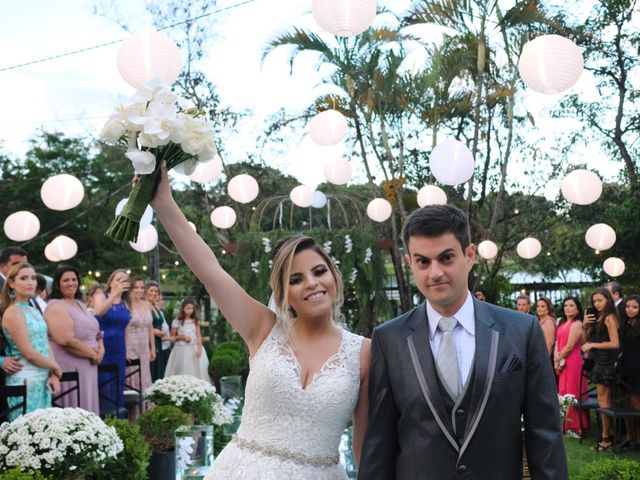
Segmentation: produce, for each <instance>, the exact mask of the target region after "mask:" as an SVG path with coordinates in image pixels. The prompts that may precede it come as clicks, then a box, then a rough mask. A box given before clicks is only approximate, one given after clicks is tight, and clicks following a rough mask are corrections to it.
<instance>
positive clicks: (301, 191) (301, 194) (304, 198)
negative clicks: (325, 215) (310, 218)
mask: <svg viewBox="0 0 640 480" xmlns="http://www.w3.org/2000/svg"><path fill="white" fill-rule="evenodd" d="M289 198H290V199H291V201H292V202H293V203H294V204H295V205H297V206H299V207H303V208H306V207H310V206H311V204H312V203H313V190H312V189H311V188H309V187H307V186H306V185H298V186H297V187H295V188H294V189H293V190H291V193H290V194H289Z"/></svg>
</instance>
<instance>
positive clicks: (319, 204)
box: [311, 190, 327, 208]
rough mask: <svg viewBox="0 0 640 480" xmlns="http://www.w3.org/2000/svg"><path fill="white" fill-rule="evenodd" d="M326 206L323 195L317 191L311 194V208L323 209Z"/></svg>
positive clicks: (325, 199)
mask: <svg viewBox="0 0 640 480" xmlns="http://www.w3.org/2000/svg"><path fill="white" fill-rule="evenodd" d="M326 204H327V196H326V195H325V194H324V193H322V192H320V191H319V190H316V191H315V192H313V202H311V206H312V207H313V208H324V206H325V205H326Z"/></svg>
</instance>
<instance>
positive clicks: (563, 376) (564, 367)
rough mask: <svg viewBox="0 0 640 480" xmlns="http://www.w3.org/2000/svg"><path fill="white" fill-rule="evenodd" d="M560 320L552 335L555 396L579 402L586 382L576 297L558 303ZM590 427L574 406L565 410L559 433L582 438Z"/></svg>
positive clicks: (585, 387) (580, 323)
mask: <svg viewBox="0 0 640 480" xmlns="http://www.w3.org/2000/svg"><path fill="white" fill-rule="evenodd" d="M562 312H563V315H562V318H561V319H560V324H559V325H558V331H557V335H556V348H555V354H554V366H555V370H556V373H557V374H558V393H559V394H560V395H566V394H568V393H570V394H572V395H573V396H574V397H576V399H577V398H579V397H580V394H581V393H582V392H586V391H587V382H586V380H585V379H584V378H583V377H582V363H583V360H582V353H581V351H580V349H581V347H582V321H581V318H582V315H583V313H582V305H581V304H580V300H578V299H577V298H576V297H568V298H565V300H564V302H562ZM589 427H590V419H589V414H588V412H587V411H586V410H583V411H581V410H580V409H579V408H577V407H576V406H572V407H570V408H569V411H568V412H567V416H566V418H565V421H564V425H563V430H564V431H565V432H567V431H569V430H570V431H572V432H574V433H577V434H578V435H582V436H584V435H585V434H586V433H587V432H588V430H589Z"/></svg>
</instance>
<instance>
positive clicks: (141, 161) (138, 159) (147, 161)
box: [125, 150, 156, 175]
mask: <svg viewBox="0 0 640 480" xmlns="http://www.w3.org/2000/svg"><path fill="white" fill-rule="evenodd" d="M125 156H126V157H127V158H128V159H129V160H131V163H132V164H133V168H134V169H135V171H136V173H139V174H141V175H148V174H149V173H152V172H153V171H154V170H155V168H156V156H155V155H154V154H153V153H151V152H146V151H143V150H128V151H127V153H125Z"/></svg>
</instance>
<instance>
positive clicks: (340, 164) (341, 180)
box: [323, 157, 352, 185]
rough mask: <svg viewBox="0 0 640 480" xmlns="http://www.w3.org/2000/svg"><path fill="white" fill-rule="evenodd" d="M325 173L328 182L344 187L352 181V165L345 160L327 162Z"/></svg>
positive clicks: (336, 159) (335, 159)
mask: <svg viewBox="0 0 640 480" xmlns="http://www.w3.org/2000/svg"><path fill="white" fill-rule="evenodd" d="M323 173H324V176H325V177H326V179H327V181H328V182H331V183H333V184H334V185H344V184H345V183H347V182H348V181H349V180H350V179H351V173H352V170H351V164H350V163H349V162H348V161H347V160H345V159H344V158H340V157H337V158H332V159H331V160H327V161H326V162H325V164H324V169H323Z"/></svg>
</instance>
